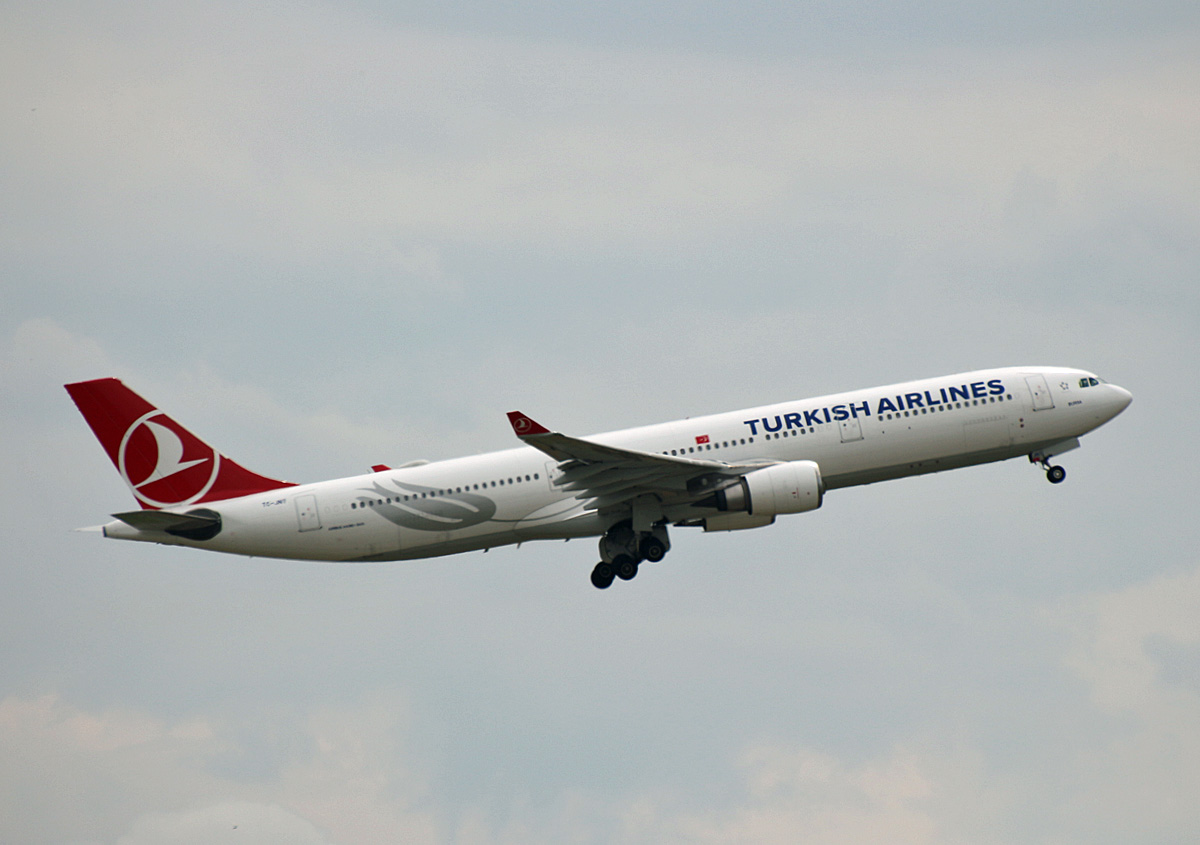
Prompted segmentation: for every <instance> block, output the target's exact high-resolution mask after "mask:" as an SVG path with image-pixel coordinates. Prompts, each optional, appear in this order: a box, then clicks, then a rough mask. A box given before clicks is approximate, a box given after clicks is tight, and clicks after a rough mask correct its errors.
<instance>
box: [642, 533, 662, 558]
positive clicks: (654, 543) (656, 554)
mask: <svg viewBox="0 0 1200 845" xmlns="http://www.w3.org/2000/svg"><path fill="white" fill-rule="evenodd" d="M639 551H641V553H642V557H644V558H645V559H646V560H648V561H650V562H651V563H658V562H659V561H660V560H662V559H663V557H665V556H666V554H667V547H666V546H665V545H663V541H662V540H660V539H658V538H657V537H646V538H644V539H643V540H642V544H641V546H640V547H639Z"/></svg>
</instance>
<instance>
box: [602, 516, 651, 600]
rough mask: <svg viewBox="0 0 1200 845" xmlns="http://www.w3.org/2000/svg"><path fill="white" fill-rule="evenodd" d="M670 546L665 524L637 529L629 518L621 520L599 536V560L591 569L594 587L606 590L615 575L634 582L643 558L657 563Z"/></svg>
mask: <svg viewBox="0 0 1200 845" xmlns="http://www.w3.org/2000/svg"><path fill="white" fill-rule="evenodd" d="M670 548H671V543H670V541H669V540H668V539H667V528H666V526H665V525H659V526H656V527H654V528H653V529H651V530H650V531H641V532H638V531H634V530H633V524H632V523H631V522H630V521H629V520H625V521H624V522H618V523H617V524H616V525H614V526H612V527H611V528H609V529H608V531H606V532H605V533H604V536H603V537H601V538H600V562H599V563H597V564H596V567H595V568H594V569H593V570H592V586H593V587H595V588H596V589H598V590H607V589H608V588H609V587H611V586H612V583H613V580H614V579H616V578H620V579H621V580H622V581H632V580H633V579H634V578H636V577H637V574H638V567H639V565H640V564H641V563H642V561H647V560H648V561H650V562H651V563H658V562H659V561H660V560H662V559H663V557H665V556H666V554H667V551H668V550H670Z"/></svg>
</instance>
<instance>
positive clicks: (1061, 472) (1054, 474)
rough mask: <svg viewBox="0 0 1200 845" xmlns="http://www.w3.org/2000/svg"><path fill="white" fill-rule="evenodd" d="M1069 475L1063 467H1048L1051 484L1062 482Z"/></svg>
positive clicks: (1048, 477)
mask: <svg viewBox="0 0 1200 845" xmlns="http://www.w3.org/2000/svg"><path fill="white" fill-rule="evenodd" d="M1066 477H1067V471H1066V470H1065V469H1063V468H1062V467H1047V468H1046V478H1047V479H1048V480H1049V481H1050V483H1051V484H1062V483H1063V480H1064V479H1065V478H1066Z"/></svg>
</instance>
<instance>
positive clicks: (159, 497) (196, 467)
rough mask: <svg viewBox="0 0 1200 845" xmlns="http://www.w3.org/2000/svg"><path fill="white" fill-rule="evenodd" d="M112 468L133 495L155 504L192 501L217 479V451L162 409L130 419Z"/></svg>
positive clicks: (157, 505) (218, 456)
mask: <svg viewBox="0 0 1200 845" xmlns="http://www.w3.org/2000/svg"><path fill="white" fill-rule="evenodd" d="M117 459H118V460H117V469H118V471H120V473H121V477H122V478H124V479H125V483H126V484H128V485H129V488H130V489H131V490H132V491H133V495H135V496H137V498H138V499H139V500H140V501H142V502H144V503H145V504H147V505H149V506H151V507H155V508H165V507H170V506H172V505H186V504H190V503H191V502H194V501H196V500H197V499H199V498H200V497H201V496H203V495H204V494H205V493H207V492H208V491H209V490H210V489H212V486H213V484H214V483H215V482H216V480H217V470H218V469H219V468H220V463H221V456H220V455H218V454H217V453H216V452H215V451H214V450H213V448H212V447H211V446H209V445H207V444H206V443H204V442H202V441H201V440H200V439H199V438H197V437H196V436H195V435H193V434H191V433H190V432H189V431H187V430H186V429H184V428H183V427H182V426H180V425H179V424H178V423H177V422H175V421H174V420H173V419H171V418H170V417H168V416H167V415H166V414H164V413H163V412H162V411H151V412H150V413H148V414H146V415H144V416H142V417H140V418H139V419H137V420H135V421H134V423H133V425H131V426H129V429H128V430H127V431H126V432H125V436H124V437H122V438H121V447H120V450H119V451H118V453H117Z"/></svg>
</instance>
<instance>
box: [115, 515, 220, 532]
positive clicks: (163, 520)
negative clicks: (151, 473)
mask: <svg viewBox="0 0 1200 845" xmlns="http://www.w3.org/2000/svg"><path fill="white" fill-rule="evenodd" d="M113 516H115V517H116V518H117V519H119V520H121V522H124V523H125V524H126V525H129V526H131V527H133V528H136V529H137V530H138V531H165V532H168V533H177V532H180V531H199V530H202V529H205V528H212V527H213V526H217V525H220V524H221V517H220V516H218V515H217V514H213V515H212V516H209V515H208V514H202V513H199V514H195V513H167V512H166V511H150V510H146V511H127V512H126V513H114V514H113Z"/></svg>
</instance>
